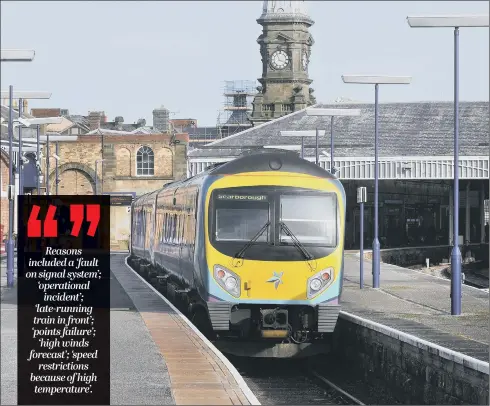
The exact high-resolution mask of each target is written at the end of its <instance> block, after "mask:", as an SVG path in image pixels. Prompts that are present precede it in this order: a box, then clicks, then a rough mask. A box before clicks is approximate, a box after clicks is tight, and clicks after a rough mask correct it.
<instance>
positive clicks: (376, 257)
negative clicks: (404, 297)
mask: <svg viewBox="0 0 490 406" xmlns="http://www.w3.org/2000/svg"><path fill="white" fill-rule="evenodd" d="M342 80H343V82H344V83H349V84H350V83H354V84H369V85H374V240H373V288H375V289H376V288H379V272H380V266H381V258H380V256H381V253H380V246H379V239H378V228H379V224H378V197H379V196H378V194H379V191H378V184H379V168H378V90H379V85H408V84H410V83H411V81H412V77H411V76H386V75H342Z"/></svg>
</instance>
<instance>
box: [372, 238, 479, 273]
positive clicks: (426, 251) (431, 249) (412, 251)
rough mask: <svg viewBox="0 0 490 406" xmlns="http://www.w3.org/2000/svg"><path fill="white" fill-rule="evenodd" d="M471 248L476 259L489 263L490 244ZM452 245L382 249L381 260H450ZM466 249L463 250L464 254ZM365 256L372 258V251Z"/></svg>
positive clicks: (399, 263)
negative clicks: (489, 249) (489, 246)
mask: <svg viewBox="0 0 490 406" xmlns="http://www.w3.org/2000/svg"><path fill="white" fill-rule="evenodd" d="M469 249H470V251H471V253H472V255H473V257H474V258H475V259H476V260H480V261H486V263H488V244H470V245H469ZM451 250H452V247H451V246H449V245H437V246H428V247H407V248H392V249H382V250H380V254H381V261H382V262H384V263H387V264H392V265H397V266H401V267H407V266H413V265H424V266H425V265H426V258H429V259H430V264H431V265H437V264H440V263H441V262H443V259H445V260H449V259H450V257H451ZM463 252H464V249H463V250H462V254H463ZM364 258H365V259H367V260H371V259H372V251H370V250H369V251H364Z"/></svg>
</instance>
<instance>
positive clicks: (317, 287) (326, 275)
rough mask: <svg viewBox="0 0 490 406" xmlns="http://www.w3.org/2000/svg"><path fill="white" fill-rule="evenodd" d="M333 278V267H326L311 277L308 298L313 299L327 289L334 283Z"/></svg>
mask: <svg viewBox="0 0 490 406" xmlns="http://www.w3.org/2000/svg"><path fill="white" fill-rule="evenodd" d="M333 278H334V272H333V268H326V269H324V270H323V271H320V272H318V273H317V274H315V275H313V276H312V277H311V278H309V279H308V282H307V286H306V289H307V296H308V299H313V298H314V297H315V296H317V295H318V294H320V293H321V292H323V291H324V290H325V289H327V288H328V287H329V286H330V285H331V284H332V282H333Z"/></svg>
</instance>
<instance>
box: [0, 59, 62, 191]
mask: <svg viewBox="0 0 490 406" xmlns="http://www.w3.org/2000/svg"><path fill="white" fill-rule="evenodd" d="M26 52H27V54H26V55H29V52H30V51H26ZM32 52H33V51H32ZM2 53H3V51H2ZM24 56H25V55H24ZM19 57H20V56H19ZM6 97H7V91H3V90H2V91H1V98H2V99H4V98H6ZM9 97H10V95H9ZM12 97H13V98H14V99H18V100H19V111H18V114H19V118H18V119H17V120H16V121H18V122H19V123H20V124H22V125H23V126H26V127H29V126H30V125H32V124H33V121H32V119H23V118H22V114H23V113H24V112H23V108H24V103H23V102H24V100H46V99H50V98H51V93H49V92H37V91H16V92H13V95H12ZM38 120H39V119H38ZM42 120H46V119H42ZM59 122H61V121H59ZM57 123H58V122H57ZM42 124H43V123H42ZM18 127H19V154H18V156H19V159H18V160H17V161H18V168H17V174H18V175H19V191H18V194H21V195H22V194H24V177H23V166H22V155H23V153H24V151H23V150H22V147H23V142H22V126H18Z"/></svg>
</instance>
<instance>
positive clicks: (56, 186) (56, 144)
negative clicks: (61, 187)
mask: <svg viewBox="0 0 490 406" xmlns="http://www.w3.org/2000/svg"><path fill="white" fill-rule="evenodd" d="M55 148H56V149H55V153H54V154H53V158H54V159H55V160H56V167H55V193H56V195H58V183H59V182H60V181H59V178H58V162H59V161H60V157H59V156H58V152H59V151H58V142H56V143H55Z"/></svg>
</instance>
